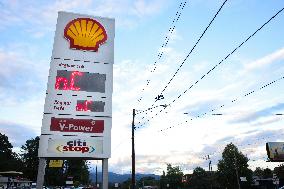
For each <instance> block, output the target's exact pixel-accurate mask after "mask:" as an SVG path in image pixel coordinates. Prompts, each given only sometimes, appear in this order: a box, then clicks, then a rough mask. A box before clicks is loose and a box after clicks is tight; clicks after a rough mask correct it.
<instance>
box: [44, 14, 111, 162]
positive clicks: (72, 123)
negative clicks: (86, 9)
mask: <svg viewBox="0 0 284 189" xmlns="http://www.w3.org/2000/svg"><path fill="white" fill-rule="evenodd" d="M113 63H114V19H109V18H101V17H92V16H86V15H80V14H74V13H67V12H59V14H58V19H57V25H56V32H55V37H54V45H53V51H52V57H51V62H50V70H49V77H48V84H47V91H46V99H45V105H44V114H43V120H42V128H41V137H40V148H39V157H43V158H45V157H51V158H52V157H83V158H89V159H100V158H109V157H110V152H111V149H110V148H111V140H110V139H111V127H112V89H113Z"/></svg>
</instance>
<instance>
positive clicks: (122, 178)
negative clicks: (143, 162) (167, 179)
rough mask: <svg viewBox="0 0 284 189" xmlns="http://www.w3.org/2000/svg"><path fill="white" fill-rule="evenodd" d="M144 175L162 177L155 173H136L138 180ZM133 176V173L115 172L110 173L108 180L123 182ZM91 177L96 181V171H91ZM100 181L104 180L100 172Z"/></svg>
mask: <svg viewBox="0 0 284 189" xmlns="http://www.w3.org/2000/svg"><path fill="white" fill-rule="evenodd" d="M143 177H154V178H155V179H160V176H159V175H155V174H140V173H137V174H136V180H140V179H141V178H143ZM129 178H131V174H117V173H113V172H109V173H108V180H109V182H111V183H122V182H124V181H126V180H127V179H129ZM90 179H91V180H92V181H93V182H95V181H96V173H95V172H91V173H90ZM98 182H102V173H101V172H98Z"/></svg>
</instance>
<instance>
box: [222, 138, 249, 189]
mask: <svg viewBox="0 0 284 189" xmlns="http://www.w3.org/2000/svg"><path fill="white" fill-rule="evenodd" d="M236 170H237V171H236ZM217 173H218V181H219V184H220V185H221V187H222V188H230V189H235V188H238V180H239V179H240V177H246V179H247V182H241V181H240V180H239V183H240V185H241V188H242V189H245V188H249V187H250V184H251V181H252V171H251V170H250V169H249V168H248V158H247V157H245V156H244V155H243V154H242V153H241V152H239V151H238V148H237V147H236V146H235V145H234V144H232V143H230V144H228V145H227V146H226V147H225V149H224V151H223V153H222V159H221V160H219V162H218V171H217ZM237 174H238V176H237ZM237 179H238V180H237Z"/></svg>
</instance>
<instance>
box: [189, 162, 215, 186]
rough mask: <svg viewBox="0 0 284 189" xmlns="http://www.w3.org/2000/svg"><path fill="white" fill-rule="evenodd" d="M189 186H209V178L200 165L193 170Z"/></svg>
mask: <svg viewBox="0 0 284 189" xmlns="http://www.w3.org/2000/svg"><path fill="white" fill-rule="evenodd" d="M190 186H191V187H192V188H196V189H206V188H210V187H209V186H210V180H209V177H208V175H207V173H206V171H205V170H204V169H203V168H201V167H196V168H195V169H194V170H193V174H192V177H191V179H190Z"/></svg>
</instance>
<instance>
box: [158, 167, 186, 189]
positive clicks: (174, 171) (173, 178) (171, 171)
mask: <svg viewBox="0 0 284 189" xmlns="http://www.w3.org/2000/svg"><path fill="white" fill-rule="evenodd" d="M182 176H183V173H182V171H181V169H180V168H179V166H175V167H173V166H172V165H171V164H167V174H166V175H165V173H164V172H163V175H162V176H161V181H160V185H161V188H167V184H169V188H170V189H176V188H181V187H182V186H183V184H182Z"/></svg>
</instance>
